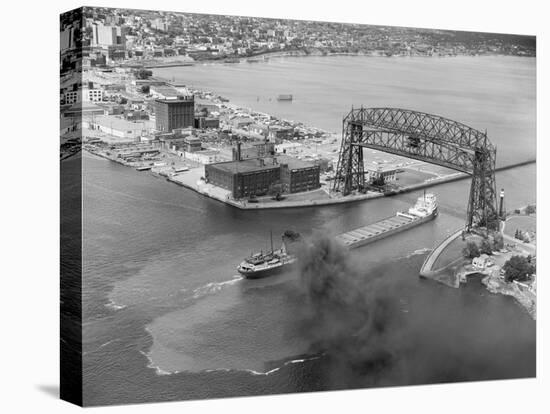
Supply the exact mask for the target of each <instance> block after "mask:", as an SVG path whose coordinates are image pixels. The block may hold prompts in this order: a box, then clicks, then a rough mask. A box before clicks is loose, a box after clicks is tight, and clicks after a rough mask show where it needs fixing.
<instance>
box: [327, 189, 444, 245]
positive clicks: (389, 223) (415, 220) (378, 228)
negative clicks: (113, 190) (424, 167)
mask: <svg viewBox="0 0 550 414" xmlns="http://www.w3.org/2000/svg"><path fill="white" fill-rule="evenodd" d="M437 214H438V212H437V198H436V196H435V195H434V194H424V195H423V196H421V197H419V198H418V200H417V201H416V204H415V205H414V206H413V207H411V208H409V210H408V211H407V212H397V213H396V214H395V216H393V217H388V218H386V219H384V220H381V221H378V222H376V223H372V224H369V225H367V226H364V227H360V228H358V229H354V230H351V231H348V232H346V233H342V234H339V235H338V236H336V241H337V242H339V243H340V244H342V245H343V246H345V247H347V248H349V249H354V248H356V247H360V246H364V245H366V244H369V243H372V242H374V241H377V240H380V239H383V238H385V237H388V236H391V235H393V234H396V233H400V232H402V231H405V230H408V229H410V228H412V227H416V226H418V225H420V224H422V223H426V222H427V221H430V220H433V219H434V218H435V217H437Z"/></svg>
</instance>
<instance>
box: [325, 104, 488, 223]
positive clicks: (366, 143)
mask: <svg viewBox="0 0 550 414" xmlns="http://www.w3.org/2000/svg"><path fill="white" fill-rule="evenodd" d="M364 147H367V148H372V149H375V150H378V151H382V152H388V153H391V154H395V155H399V156H403V157H408V158H413V159H417V160H420V161H425V162H428V163H432V164H436V165H441V166H443V167H447V168H451V169H454V170H457V171H460V172H463V173H466V174H469V175H471V176H472V184H471V187H470V194H469V198H468V205H467V214H466V230H467V231H472V230H475V229H476V228H486V229H497V228H498V225H499V223H498V219H499V217H498V209H497V193H496V182H495V163H496V148H495V147H494V146H493V145H492V144H491V142H490V141H489V140H488V139H487V133H486V132H485V133H483V132H480V131H478V130H475V129H473V128H470V127H468V126H466V125H464V124H461V123H459V122H456V121H452V120H450V119H446V118H443V117H440V116H437V115H431V114H426V113H422V112H417V111H410V110H404V109H399V108H363V107H361V108H360V109H353V108H352V110H351V112H350V113H349V114H348V115H346V116H345V117H344V119H343V123H342V143H341V148H340V156H339V159H338V167H337V169H336V175H335V179H334V184H333V191H339V192H341V193H342V194H343V195H344V196H345V195H348V194H350V193H351V192H352V191H360V192H363V191H365V189H366V185H365V172H364V160H363V148H364Z"/></svg>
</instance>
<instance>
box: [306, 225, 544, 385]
mask: <svg viewBox="0 0 550 414" xmlns="http://www.w3.org/2000/svg"><path fill="white" fill-rule="evenodd" d="M298 256H299V263H300V267H299V273H300V288H301V294H302V296H303V298H304V305H303V313H302V314H301V315H297V317H298V318H299V320H300V325H301V326H300V328H301V332H302V333H303V335H304V336H305V337H306V338H307V339H308V341H309V343H310V344H311V349H310V351H311V352H312V353H318V354H324V355H325V360H326V361H328V363H329V364H330V369H329V370H328V371H329V372H330V378H329V381H330V382H331V384H330V385H331V388H333V389H334V388H352V387H368V386H390V385H412V384H425V383H438V382H455V381H472V380H488V379H500V378H518V377H528V376H533V375H535V363H534V361H535V357H534V353H535V345H534V342H535V338H532V341H531V340H530V339H527V340H525V339H518V338H517V337H516V336H517V335H519V338H522V337H523V338H525V337H527V338H529V333H528V332H529V330H528V329H527V331H525V329H526V328H525V327H523V328H521V329H520V330H521V331H522V332H517V331H514V330H510V329H509V327H503V326H494V325H495V324H496V321H497V320H501V318H497V319H495V318H492V317H487V315H477V314H475V313H473V311H472V310H470V309H469V307H468V306H467V304H464V306H462V304H461V303H458V304H457V303H454V304H453V306H450V307H449V306H448V303H451V304H452V301H461V300H463V298H462V296H461V292H460V290H455V289H450V288H448V287H445V286H441V287H440V286H439V285H437V284H436V282H433V281H425V284H424V285H421V286H420V287H419V286H418V284H419V283H420V282H419V281H418V277H417V276H414V273H415V271H416V272H417V271H418V269H415V268H412V269H410V274H411V275H413V277H412V278H405V281H403V279H397V280H396V279H395V278H391V277H387V275H383V269H382V267H381V266H378V267H377V266H374V267H373V266H368V264H366V265H365V263H362V262H361V260H358V259H357V256H355V255H352V254H350V252H349V251H348V250H347V249H345V248H343V247H341V246H340V245H338V244H337V243H336V242H334V241H333V240H332V239H331V238H329V237H328V236H326V235H321V234H316V235H314V236H313V237H311V238H310V240H308V241H306V242H305V243H303V245H302V247H301V249H300V251H299V254H298ZM359 257H360V255H359ZM366 267H368V269H366ZM412 289H416V290H415V295H414V297H413V298H411V299H410V300H411V302H412V303H409V304H408V305H409V307H410V308H411V309H410V313H404V312H403V311H402V306H401V304H400V297H401V296H403V295H402V294H403V292H407V291H408V290H412ZM480 300H483V298H480ZM444 301H451V302H448V303H445V302H444ZM454 305H457V306H454ZM461 307H463V308H464V311H463V314H460V315H457V314H453V313H452V312H448V313H446V312H444V311H441V309H446V308H449V309H456V308H461ZM477 309H479V307H477ZM526 332H527V334H526ZM497 346H498V347H499V352H495V347H497ZM502 347H504V348H502ZM503 351H504V352H503ZM526 352H528V353H530V354H529V355H531V354H532V358H531V357H530V356H528V357H527V358H526V357H525V353H526ZM516 354H517V359H516ZM503 356H504V358H503ZM526 361H527V363H525V362H526Z"/></svg>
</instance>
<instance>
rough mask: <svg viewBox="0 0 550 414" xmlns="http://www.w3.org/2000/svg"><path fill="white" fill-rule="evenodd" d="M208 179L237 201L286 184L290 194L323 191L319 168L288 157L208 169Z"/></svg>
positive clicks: (286, 190) (228, 164) (224, 164)
mask: <svg viewBox="0 0 550 414" xmlns="http://www.w3.org/2000/svg"><path fill="white" fill-rule="evenodd" d="M205 178H206V180H207V182H209V183H211V184H214V185H216V186H218V187H222V188H225V189H226V190H229V191H231V194H232V196H233V198H235V199H239V198H246V197H250V196H262V195H266V194H268V192H269V190H270V188H271V187H272V186H273V185H274V184H282V186H283V191H284V192H286V193H297V192H301V191H309V190H314V189H317V188H319V187H320V182H319V166H318V165H314V164H312V163H309V162H305V161H301V160H298V159H295V158H292V157H288V156H285V155H281V156H279V157H267V158H250V159H241V160H240V161H238V160H237V161H229V162H222V163H215V164H210V165H206V166H205Z"/></svg>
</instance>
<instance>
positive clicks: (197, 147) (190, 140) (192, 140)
mask: <svg viewBox="0 0 550 414" xmlns="http://www.w3.org/2000/svg"><path fill="white" fill-rule="evenodd" d="M183 142H184V148H185V151H186V152H197V151H201V150H202V143H201V139H200V138H199V137H194V136H188V137H185V138H184V140H183Z"/></svg>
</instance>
